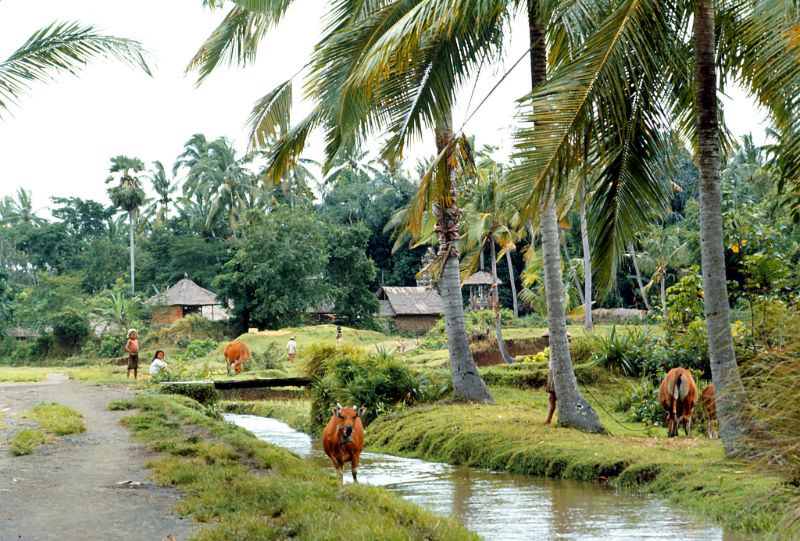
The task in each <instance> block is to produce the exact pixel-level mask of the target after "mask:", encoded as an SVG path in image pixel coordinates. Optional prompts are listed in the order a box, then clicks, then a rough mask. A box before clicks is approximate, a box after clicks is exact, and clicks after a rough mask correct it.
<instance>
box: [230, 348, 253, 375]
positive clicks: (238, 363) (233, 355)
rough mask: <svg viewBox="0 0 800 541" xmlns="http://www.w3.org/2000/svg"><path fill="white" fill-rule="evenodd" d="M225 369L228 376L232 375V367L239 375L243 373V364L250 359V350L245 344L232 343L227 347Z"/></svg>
mask: <svg viewBox="0 0 800 541" xmlns="http://www.w3.org/2000/svg"><path fill="white" fill-rule="evenodd" d="M223 355H225V367H226V368H227V370H228V375H229V376H230V375H231V365H233V370H234V372H236V373H237V374H241V373H242V363H243V362H244V361H247V360H249V359H250V348H248V347H247V344H245V343H244V342H231V343H230V344H228V345H227V346H225V351H224V352H223Z"/></svg>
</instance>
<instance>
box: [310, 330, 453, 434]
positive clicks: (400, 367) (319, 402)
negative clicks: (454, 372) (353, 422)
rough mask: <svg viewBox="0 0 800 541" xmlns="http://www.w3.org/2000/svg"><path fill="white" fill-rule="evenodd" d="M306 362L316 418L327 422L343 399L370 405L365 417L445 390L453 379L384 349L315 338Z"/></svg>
mask: <svg viewBox="0 0 800 541" xmlns="http://www.w3.org/2000/svg"><path fill="white" fill-rule="evenodd" d="M304 356H305V359H304V368H305V373H306V375H307V376H308V377H311V378H313V379H314V383H313V385H312V404H311V421H312V424H313V425H314V426H316V427H321V426H323V425H324V424H325V423H326V422H327V421H328V418H329V417H330V410H331V408H332V407H334V406H335V405H336V404H337V403H341V404H343V405H346V406H352V405H355V406H358V407H360V406H364V407H366V408H367V413H366V414H365V416H364V422H365V423H369V422H370V421H372V420H373V419H375V417H377V416H378V415H379V414H381V413H384V412H387V411H391V410H394V409H397V408H399V407H404V406H406V405H410V404H416V403H420V402H426V401H429V400H432V399H434V398H437V397H438V396H440V394H441V393H442V392H445V391H446V389H447V388H448V387H447V383H448V382H447V381H444V380H442V381H439V378H438V377H436V376H432V375H429V374H421V373H418V372H415V371H414V370H412V369H410V368H409V367H407V366H405V365H404V364H403V363H402V362H401V361H399V360H398V359H396V358H395V357H394V356H393V355H391V354H389V353H388V352H386V351H384V350H380V349H379V350H378V351H377V352H375V353H367V352H365V351H363V350H360V349H357V348H348V347H343V348H340V349H336V348H335V347H333V346H328V345H319V344H315V345H312V346H311V347H309V348H308V349H307V350H306V352H305V353H304Z"/></svg>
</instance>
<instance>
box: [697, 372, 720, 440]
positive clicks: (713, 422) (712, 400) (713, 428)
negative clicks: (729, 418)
mask: <svg viewBox="0 0 800 541" xmlns="http://www.w3.org/2000/svg"><path fill="white" fill-rule="evenodd" d="M700 402H701V404H703V411H704V412H705V414H706V423H708V439H710V440H713V439H714V438H715V437H716V436H717V434H718V433H719V428H718V426H717V425H718V421H717V395H716V393H715V392H714V384H713V383H709V384H708V385H707V386H706V388H705V389H703V394H701V395H700Z"/></svg>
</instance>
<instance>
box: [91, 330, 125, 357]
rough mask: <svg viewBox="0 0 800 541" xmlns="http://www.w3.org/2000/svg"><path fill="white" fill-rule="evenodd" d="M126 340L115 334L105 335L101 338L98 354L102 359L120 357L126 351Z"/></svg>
mask: <svg viewBox="0 0 800 541" xmlns="http://www.w3.org/2000/svg"><path fill="white" fill-rule="evenodd" d="M124 347H125V338H124V337H122V336H117V335H114V334H113V333H105V334H104V335H103V337H102V338H100V347H99V348H98V354H99V355H100V356H101V357H106V358H109V357H118V356H119V355H121V353H120V352H121V351H124Z"/></svg>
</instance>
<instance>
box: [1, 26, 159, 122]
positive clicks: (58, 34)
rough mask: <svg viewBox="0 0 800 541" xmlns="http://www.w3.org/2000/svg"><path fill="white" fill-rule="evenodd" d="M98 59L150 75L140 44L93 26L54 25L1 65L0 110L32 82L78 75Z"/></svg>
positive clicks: (11, 102) (35, 34) (15, 98)
mask: <svg viewBox="0 0 800 541" xmlns="http://www.w3.org/2000/svg"><path fill="white" fill-rule="evenodd" d="M99 58H114V59H116V60H119V61H121V62H123V63H125V64H128V65H130V66H133V67H138V68H140V69H142V70H143V71H144V72H145V73H147V74H148V75H151V73H150V67H149V66H148V64H147V60H146V58H145V51H144V49H143V47H142V45H141V44H140V43H139V42H138V41H134V40H130V39H125V38H118V37H115V36H109V35H105V34H101V33H99V32H98V31H97V29H96V28H95V27H94V26H82V25H80V24H78V23H75V22H62V23H53V24H51V25H50V26H46V27H44V28H42V29H41V30H38V31H36V32H35V33H34V34H33V35H32V36H31V37H30V38H28V40H27V41H26V42H25V43H24V44H23V45H22V46H21V47H20V48H19V49H17V50H16V51H14V53H12V54H11V56H9V57H8V58H7V59H6V60H4V61H2V62H0V111H3V110H6V109H8V108H9V107H10V106H11V105H13V104H17V103H18V100H19V98H20V97H21V96H22V95H24V94H25V93H27V92H28V91H29V90H30V88H31V86H32V85H33V83H35V82H39V81H48V80H52V79H53V77H54V76H55V74H57V73H58V72H67V73H71V74H76V73H77V72H78V71H79V70H80V69H81V68H83V67H84V66H85V65H86V63H87V62H89V61H92V60H95V59H99ZM0 116H2V115H0Z"/></svg>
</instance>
